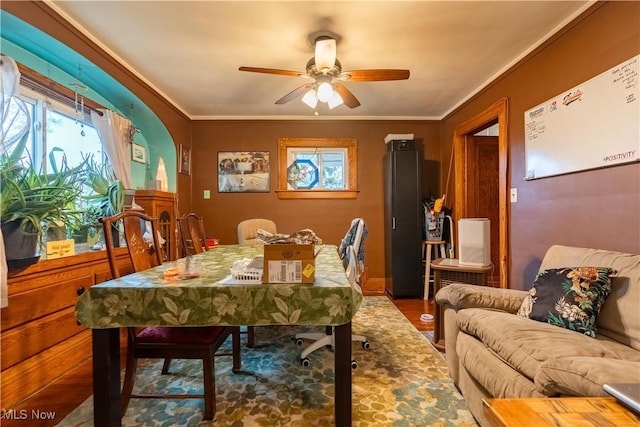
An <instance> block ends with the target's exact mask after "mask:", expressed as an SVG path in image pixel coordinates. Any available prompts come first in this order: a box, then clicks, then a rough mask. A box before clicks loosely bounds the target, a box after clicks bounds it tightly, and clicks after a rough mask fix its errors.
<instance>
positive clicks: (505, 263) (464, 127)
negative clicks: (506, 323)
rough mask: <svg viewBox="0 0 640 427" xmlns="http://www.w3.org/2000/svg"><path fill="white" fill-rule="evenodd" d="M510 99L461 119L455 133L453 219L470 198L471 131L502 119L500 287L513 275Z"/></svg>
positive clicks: (499, 167) (456, 219) (463, 214)
mask: <svg viewBox="0 0 640 427" xmlns="http://www.w3.org/2000/svg"><path fill="white" fill-rule="evenodd" d="M508 112H509V101H508V99H507V98H502V99H500V100H499V101H497V102H496V103H495V104H493V105H492V106H490V107H489V108H487V109H486V110H484V111H483V112H481V113H480V114H478V115H476V116H474V117H472V118H470V119H469V120H467V121H465V122H462V123H460V124H459V125H457V126H456V128H455V131H454V133H453V147H452V149H453V155H454V158H455V169H454V170H455V174H454V181H455V201H454V207H453V217H454V218H453V219H454V221H455V222H456V224H457V222H458V220H459V219H460V218H465V216H466V215H465V214H466V212H467V211H466V199H467V188H468V182H467V169H466V165H467V160H468V159H467V135H473V134H474V133H476V132H478V131H479V130H481V129H482V128H484V127H486V126H488V125H490V124H492V123H495V122H496V120H497V122H498V198H499V211H500V212H499V215H498V217H499V218H500V224H499V230H500V245H499V246H500V258H499V259H500V266H499V277H500V287H501V288H506V287H507V278H508V277H509V266H510V264H511V263H510V260H509V199H508V197H509V183H510V179H509V175H508V172H509V168H508V166H509V164H508V159H509V146H508V140H509V138H508V123H509V121H508V118H509V117H508Z"/></svg>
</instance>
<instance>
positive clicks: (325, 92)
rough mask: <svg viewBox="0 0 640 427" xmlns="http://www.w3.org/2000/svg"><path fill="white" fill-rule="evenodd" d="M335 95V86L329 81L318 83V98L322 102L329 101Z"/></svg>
mask: <svg viewBox="0 0 640 427" xmlns="http://www.w3.org/2000/svg"><path fill="white" fill-rule="evenodd" d="M332 97H333V86H331V83H329V82H322V83H320V84H319V85H318V99H319V100H320V101H322V102H329V100H330V99H331V98H332Z"/></svg>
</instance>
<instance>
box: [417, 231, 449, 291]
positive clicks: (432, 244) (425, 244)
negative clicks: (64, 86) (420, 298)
mask: <svg viewBox="0 0 640 427" xmlns="http://www.w3.org/2000/svg"><path fill="white" fill-rule="evenodd" d="M438 246H439V247H440V258H446V257H447V254H446V251H445V248H444V246H445V241H444V240H423V241H422V256H423V258H424V260H425V261H424V299H425V300H428V299H429V282H430V276H431V251H433V250H436V256H435V258H438V253H437V249H438ZM425 251H426V253H425ZM435 258H434V259H435Z"/></svg>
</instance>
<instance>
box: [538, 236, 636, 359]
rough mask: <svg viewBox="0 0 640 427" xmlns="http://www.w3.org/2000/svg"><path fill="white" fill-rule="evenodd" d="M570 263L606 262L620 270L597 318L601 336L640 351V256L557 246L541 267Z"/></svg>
mask: <svg viewBox="0 0 640 427" xmlns="http://www.w3.org/2000/svg"><path fill="white" fill-rule="evenodd" d="M567 265H576V266H583V265H586V266H588V265H602V266H607V267H611V268H614V269H616V270H617V271H618V273H617V274H616V275H615V276H612V277H611V287H612V290H611V294H610V295H609V297H608V298H607V300H606V302H605V303H604V306H603V307H602V310H601V311H600V314H599V315H598V319H597V321H596V324H597V326H598V336H599V337H600V336H603V335H604V336H607V337H609V338H613V339H615V340H616V341H618V342H621V343H623V344H626V345H628V346H630V347H633V348H635V349H636V350H638V351H640V310H638V307H640V255H633V254H627V253H623V252H614V251H609V250H604V249H588V248H576V247H572V246H562V245H553V246H552V247H550V248H549V250H548V251H547V253H546V255H545V256H544V259H543V260H542V264H541V265H540V269H541V270H548V269H550V268H560V267H565V266H567Z"/></svg>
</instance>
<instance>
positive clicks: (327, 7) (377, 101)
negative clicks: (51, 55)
mask: <svg viewBox="0 0 640 427" xmlns="http://www.w3.org/2000/svg"><path fill="white" fill-rule="evenodd" d="M49 4H50V5H51V6H52V7H54V8H55V9H56V10H57V11H58V12H59V13H61V14H62V15H63V16H65V17H66V18H67V19H69V20H70V21H71V22H72V23H73V24H74V25H76V26H78V27H79V28H81V29H83V31H84V32H85V33H86V34H88V35H89V36H90V37H92V38H93V39H94V40H95V41H98V42H99V44H101V46H102V47H103V48H105V49H106V50H107V51H109V52H110V53H111V54H113V55H114V56H115V57H116V58H118V59H119V60H120V61H121V62H122V63H123V64H124V65H125V66H127V67H128V68H129V69H131V70H132V71H133V72H134V73H136V74H137V75H138V76H140V77H141V78H142V79H144V80H145V81H147V82H148V83H149V84H151V85H152V86H153V87H155V88H156V89H157V90H158V91H159V92H160V93H161V94H163V95H164V96H165V97H166V98H167V99H168V100H170V102H171V103H173V104H174V105H175V106H176V107H177V108H179V109H180V110H182V111H183V112H184V113H185V114H187V115H188V116H189V117H191V118H192V119H195V120H197V119H223V118H309V117H313V114H314V112H313V110H312V109H310V108H309V107H307V106H306V105H305V104H303V103H302V102H300V100H299V99H295V100H293V101H291V102H289V103H287V104H285V105H275V104H274V102H275V101H276V100H278V99H280V98H281V97H282V96H284V95H285V94H287V93H288V92H290V91H292V90H293V89H295V88H296V87H298V86H300V85H302V84H303V83H305V82H308V80H303V79H302V78H297V77H287V76H278V75H269V74H258V73H249V72H242V71H238V67H240V66H252V67H264V68H282V69H287V70H295V71H297V70H299V71H304V70H305V65H306V63H307V60H309V59H310V58H311V57H312V56H313V47H312V42H311V40H310V35H311V34H312V33H316V32H318V31H331V32H332V33H335V34H337V35H338V36H339V40H338V46H337V53H338V59H340V61H341V62H342V66H343V70H357V69H369V68H400V69H408V70H410V71H411V76H410V78H409V79H408V80H400V81H387V82H347V83H345V85H346V86H347V87H348V88H349V89H350V90H351V92H352V93H353V94H354V95H355V96H356V97H357V98H358V99H359V101H360V102H361V104H362V105H361V106H360V107H358V108H355V109H349V108H348V107H346V106H340V107H337V108H336V109H334V110H329V109H328V108H327V107H326V105H325V104H323V105H322V106H321V107H319V111H318V112H319V115H320V117H329V118H349V119H353V118H375V119H440V118H442V117H443V116H445V115H446V114H447V113H448V112H450V111H452V110H453V109H454V108H455V107H456V106H458V105H460V104H461V103H462V102H464V101H465V100H466V99H468V98H469V97H470V96H472V95H473V94H474V93H476V92H477V91H478V90H480V89H482V87H483V86H484V85H486V84H487V83H488V82H490V81H491V80H493V79H494V78H495V77H496V76H498V75H499V74H500V73H501V72H502V71H504V70H506V69H507V68H508V67H509V66H510V65H512V64H514V63H515V62H516V61H517V60H519V59H521V58H522V57H523V56H524V55H525V54H526V53H528V52H530V51H531V50H532V49H533V48H535V47H536V46H538V45H539V44H540V43H542V42H543V41H544V40H546V39H547V38H548V37H550V36H551V35H552V34H554V33H555V32H557V31H558V30H559V29H560V28H562V27H563V26H564V25H566V24H567V23H568V22H570V20H571V19H573V18H574V17H576V16H577V15H578V14H579V13H580V12H582V11H583V10H585V9H586V8H587V7H588V6H589V5H590V4H592V2H591V0H589V1H573V0H572V1H466V2H464V1H333V2H330V1H280V2H274V1H105V0H102V1H101V0H94V1H77V0H55V1H54V2H53V3H51V2H50V1H49Z"/></svg>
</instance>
